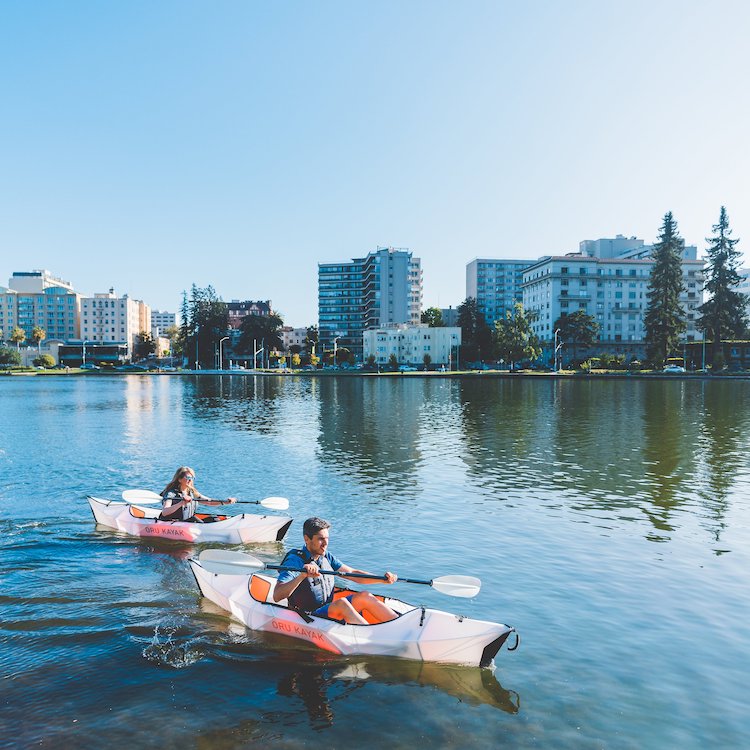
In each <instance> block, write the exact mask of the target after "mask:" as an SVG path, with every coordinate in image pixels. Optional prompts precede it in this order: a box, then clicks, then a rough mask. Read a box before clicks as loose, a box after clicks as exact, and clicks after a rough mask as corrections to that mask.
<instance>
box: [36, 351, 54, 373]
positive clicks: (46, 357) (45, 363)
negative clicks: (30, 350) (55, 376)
mask: <svg viewBox="0 0 750 750" xmlns="http://www.w3.org/2000/svg"><path fill="white" fill-rule="evenodd" d="M33 364H34V367H44V368H45V369H47V370H51V369H52V368H53V367H54V366H55V358H54V357H53V356H52V355H51V354H40V355H39V356H38V357H34V359H33Z"/></svg>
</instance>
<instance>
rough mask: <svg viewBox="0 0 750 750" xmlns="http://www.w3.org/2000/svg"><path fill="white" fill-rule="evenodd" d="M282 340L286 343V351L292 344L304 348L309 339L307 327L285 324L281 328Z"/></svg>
mask: <svg viewBox="0 0 750 750" xmlns="http://www.w3.org/2000/svg"><path fill="white" fill-rule="evenodd" d="M281 341H282V342H283V344H284V351H285V352H288V351H289V347H291V346H299V347H301V348H302V349H304V348H305V345H306V341H307V328H292V326H284V327H283V328H282V329H281Z"/></svg>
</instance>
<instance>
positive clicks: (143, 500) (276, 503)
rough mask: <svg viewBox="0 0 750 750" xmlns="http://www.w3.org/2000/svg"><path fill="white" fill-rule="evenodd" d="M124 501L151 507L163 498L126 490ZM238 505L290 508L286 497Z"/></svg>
mask: <svg viewBox="0 0 750 750" xmlns="http://www.w3.org/2000/svg"><path fill="white" fill-rule="evenodd" d="M122 499H123V500H124V501H125V502H126V503H137V504H139V505H149V504H151V503H160V502H161V500H162V497H161V495H157V494H156V492H151V490H125V491H124V492H123V493H122ZM198 502H200V500H198ZM236 505H262V506H263V507H264V508H271V509H272V510H286V509H287V508H288V507H289V501H288V500H287V499H286V498H285V497H266V498H264V499H263V500H238V501H237V503H236Z"/></svg>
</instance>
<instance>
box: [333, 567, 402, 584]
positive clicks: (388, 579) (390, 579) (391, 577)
mask: <svg viewBox="0 0 750 750" xmlns="http://www.w3.org/2000/svg"><path fill="white" fill-rule="evenodd" d="M336 572H337V573H362V574H363V575H364V576H365V577H363V578H359V577H357V578H352V581H354V582H355V583H396V581H397V580H398V576H397V575H396V574H395V573H391V571H390V570H386V571H385V573H383V575H384V576H385V581H383V580H381V579H380V578H367V577H366V576H374V575H376V574H375V573H370V572H369V571H367V570H359V569H358V568H352V567H350V566H349V565H343V564H342V565H341V567H339V568H338V570H336Z"/></svg>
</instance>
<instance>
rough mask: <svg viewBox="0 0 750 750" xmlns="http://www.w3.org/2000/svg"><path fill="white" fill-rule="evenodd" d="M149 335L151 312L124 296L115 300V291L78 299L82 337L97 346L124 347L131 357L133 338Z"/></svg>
mask: <svg viewBox="0 0 750 750" xmlns="http://www.w3.org/2000/svg"><path fill="white" fill-rule="evenodd" d="M142 331H146V332H148V333H150V332H151V308H150V307H149V306H148V305H146V304H145V303H144V302H141V301H140V300H136V299H132V298H130V297H128V295H127V294H125V295H123V296H122V297H118V296H117V295H116V294H115V290H114V289H110V290H109V292H105V293H103V294H95V295H94V296H93V297H83V298H82V299H81V335H80V338H81V339H82V340H84V341H87V342H90V343H96V344H104V343H106V344H117V343H119V344H125V345H126V346H127V347H128V356H132V353H133V347H134V346H135V343H136V337H137V336H138V334H139V333H141V332H142Z"/></svg>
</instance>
